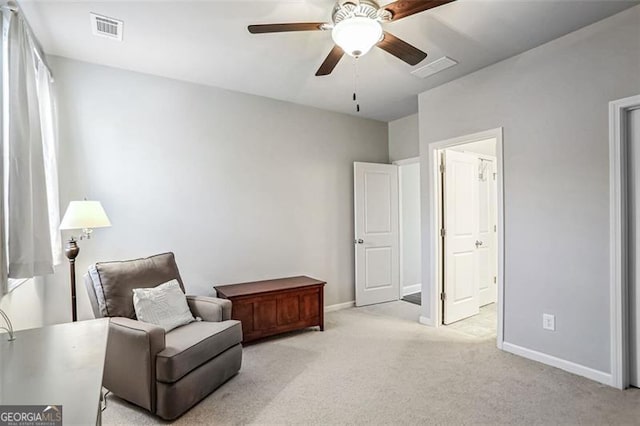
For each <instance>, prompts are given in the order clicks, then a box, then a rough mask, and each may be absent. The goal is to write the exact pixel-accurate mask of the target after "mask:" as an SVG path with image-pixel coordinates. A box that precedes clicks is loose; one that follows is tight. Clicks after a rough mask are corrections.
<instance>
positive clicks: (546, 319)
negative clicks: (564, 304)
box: [542, 314, 556, 331]
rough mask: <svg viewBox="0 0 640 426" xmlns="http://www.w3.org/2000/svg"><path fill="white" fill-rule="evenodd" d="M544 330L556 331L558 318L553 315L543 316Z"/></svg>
mask: <svg viewBox="0 0 640 426" xmlns="http://www.w3.org/2000/svg"><path fill="white" fill-rule="evenodd" d="M542 328H544V329H545V330H551V331H556V316H555V315H551V314H542Z"/></svg>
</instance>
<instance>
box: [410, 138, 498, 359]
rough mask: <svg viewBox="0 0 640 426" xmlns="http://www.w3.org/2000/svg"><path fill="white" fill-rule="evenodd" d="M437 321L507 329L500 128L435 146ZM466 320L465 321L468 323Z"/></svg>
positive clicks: (432, 288) (432, 207)
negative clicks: (504, 311) (504, 288)
mask: <svg viewBox="0 0 640 426" xmlns="http://www.w3.org/2000/svg"><path fill="white" fill-rule="evenodd" d="M428 154H429V162H428V166H429V177H430V179H429V180H430V185H429V188H428V189H429V204H428V208H429V211H428V215H427V216H428V218H429V221H430V225H431V226H430V230H429V231H430V232H429V233H427V235H428V239H429V246H430V248H431V250H430V253H429V255H428V260H429V266H430V271H429V278H430V281H429V282H428V283H427V285H426V286H424V289H425V291H426V292H428V294H429V299H430V306H429V312H430V314H431V318H429V319H428V321H424V320H423V319H421V322H428V323H429V324H430V325H433V326H436V327H437V326H442V325H448V326H449V327H452V328H464V327H466V326H467V325H468V328H469V329H477V328H479V327H480V328H483V329H484V330H481V331H482V334H483V335H484V336H486V335H487V330H490V334H491V335H493V334H494V333H495V336H496V339H497V343H498V347H499V348H500V347H501V346H502V340H503V337H502V336H503V332H502V323H503V291H502V290H503V259H504V257H503V240H502V238H503V214H502V209H503V205H502V129H500V128H499V129H494V130H489V131H486V132H480V133H476V134H473V135H468V136H463V137H459V138H454V139H450V140H446V141H441V142H435V143H432V144H430V145H429V152H428ZM465 321H466V323H465Z"/></svg>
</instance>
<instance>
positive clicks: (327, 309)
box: [324, 300, 356, 312]
mask: <svg viewBox="0 0 640 426" xmlns="http://www.w3.org/2000/svg"><path fill="white" fill-rule="evenodd" d="M354 306H356V301H355V300H352V301H351V302H344V303H336V304H335V305H329V306H325V307H324V311H325V312H333V311H339V310H342V309H349V308H353V307H354Z"/></svg>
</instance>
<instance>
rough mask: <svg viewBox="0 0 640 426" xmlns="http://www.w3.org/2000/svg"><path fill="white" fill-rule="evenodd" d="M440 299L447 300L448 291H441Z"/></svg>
mask: <svg viewBox="0 0 640 426" xmlns="http://www.w3.org/2000/svg"><path fill="white" fill-rule="evenodd" d="M440 300H442V301H443V302H444V301H445V300H447V293H445V292H444V291H443V292H442V293H440Z"/></svg>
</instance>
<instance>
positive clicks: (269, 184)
mask: <svg viewBox="0 0 640 426" xmlns="http://www.w3.org/2000/svg"><path fill="white" fill-rule="evenodd" d="M50 62H51V65H52V67H53V73H54V76H55V78H56V81H57V83H58V93H59V110H60V126H61V129H60V133H61V135H60V141H61V154H60V180H61V182H60V192H61V203H60V205H61V208H62V209H64V208H66V206H67V203H68V202H69V200H73V199H82V198H83V197H85V196H87V197H88V198H89V199H96V200H100V201H102V203H103V205H104V207H105V210H106V211H107V214H108V215H109V217H110V219H111V221H112V223H113V227H111V228H107V229H98V230H96V231H95V232H94V238H93V239H91V240H89V241H81V242H80V247H81V253H80V255H79V258H78V274H79V275H81V274H82V273H84V271H86V268H87V266H88V265H89V264H90V263H92V262H96V261H104V260H113V259H128V258H135V257H141V256H147V255H151V254H154V253H159V252H163V251H169V250H170V251H174V252H175V254H176V258H177V262H178V266H179V267H180V271H181V273H182V275H183V278H184V281H185V284H186V287H187V290H189V292H191V293H195V294H205V295H210V294H212V292H213V289H212V286H213V285H214V284H223V283H233V282H241V281H247V280H257V279H265V278H274V277H283V276H291V275H296V274H308V275H311V276H313V277H316V278H321V279H323V280H326V281H327V286H326V288H325V303H326V304H327V305H331V304H336V303H341V302H348V301H351V300H353V299H354V285H353V276H354V271H353V263H354V260H353V176H352V175H353V171H352V170H353V165H352V163H353V161H369V162H382V163H386V162H387V161H388V151H387V124H386V123H382V122H377V121H371V120H364V119H359V118H355V117H352V116H347V115H342V114H337V113H331V112H327V111H322V110H318V109H313V108H308V107H303V106H300V105H295V104H291V103H285V102H280V101H274V100H270V99H267V98H261V97H256V96H250V95H245V94H240V93H236V92H230V91H226V90H221V89H216V88H212V87H206V86H201V85H196V84H190V83H185V82H180V81H175V80H170V79H165V78H159V77H153V76H149V75H144V74H139V73H134V72H129V71H123V70H117V69H113V68H107V67H103V66H97V65H91V64H87V63H81V62H77V61H72V60H68V59H63V58H57V57H53V58H51V60H50ZM66 269H67V266H66V265H63V267H62V268H60V269H59V270H58V272H57V273H56V276H55V277H54V279H53V280H50V281H51V283H50V285H49V286H47V293H46V295H47V300H48V303H47V304H48V305H49V306H52V311H51V312H49V313H48V315H47V320H48V321H49V322H58V321H63V320H65V319H66V318H67V317H68V315H69V314H68V309H69V302H68V297H67V295H68V290H67V287H68V281H67V279H68V274H67V272H66ZM80 293H81V301H80V302H81V306H80V316H81V317H87V316H88V315H89V309H88V305H87V302H88V301H87V299H86V293H85V291H84V288H81V289H80Z"/></svg>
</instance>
